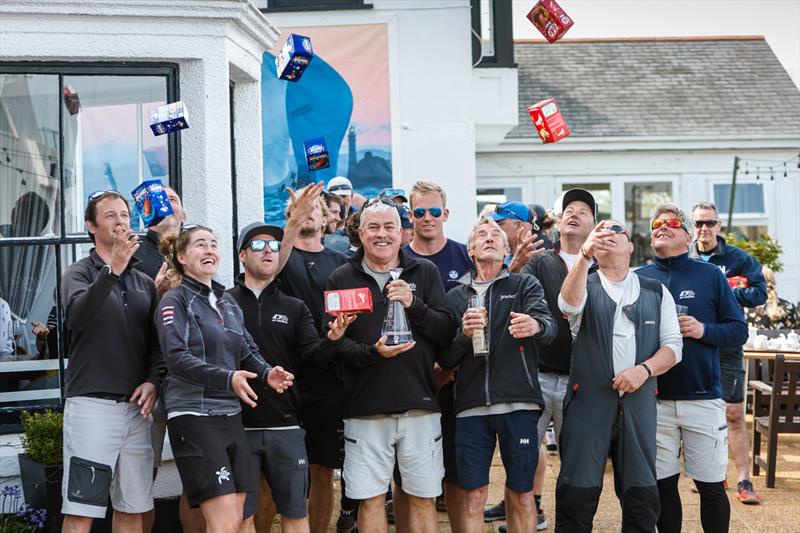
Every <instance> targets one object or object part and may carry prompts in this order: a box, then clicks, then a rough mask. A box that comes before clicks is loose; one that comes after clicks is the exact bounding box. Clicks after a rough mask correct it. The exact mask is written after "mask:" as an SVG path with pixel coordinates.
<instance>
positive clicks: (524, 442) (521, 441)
mask: <svg viewBox="0 0 800 533" xmlns="http://www.w3.org/2000/svg"><path fill="white" fill-rule="evenodd" d="M530 443H531V439H529V438H527V437H524V438H521V439H519V444H520V446H527V445H528V444H530Z"/></svg>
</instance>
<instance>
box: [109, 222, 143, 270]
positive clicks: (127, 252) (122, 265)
mask: <svg viewBox="0 0 800 533" xmlns="http://www.w3.org/2000/svg"><path fill="white" fill-rule="evenodd" d="M138 249H139V236H138V235H136V234H134V233H133V232H132V231H131V229H130V228H122V227H119V228H117V229H116V230H114V244H113V245H112V246H111V260H110V261H109V263H108V266H110V267H111V272H113V273H114V274H116V275H117V276H119V275H120V274H122V273H123V272H125V269H126V268H128V263H130V261H131V257H133V254H134V253H136V250H138Z"/></svg>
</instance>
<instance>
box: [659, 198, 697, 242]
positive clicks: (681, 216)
mask: <svg viewBox="0 0 800 533" xmlns="http://www.w3.org/2000/svg"><path fill="white" fill-rule="evenodd" d="M664 213H672V214H673V215H675V216H676V217H677V218H678V220H680V221H681V226H682V227H683V231H685V232H686V233H688V234H689V235H691V234H692V232H691V231H689V226H688V220H689V219H688V218H687V217H686V213H684V212H683V209H681V208H680V207H678V206H677V205H675V204H661V205H659V206H658V207H656V209H655V211H653V216H652V217H651V218H650V223H651V225H652V222H653V220H655V219H657V218H658V217H659V215H663V214H664Z"/></svg>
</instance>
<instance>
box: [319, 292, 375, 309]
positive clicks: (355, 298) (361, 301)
mask: <svg viewBox="0 0 800 533" xmlns="http://www.w3.org/2000/svg"><path fill="white" fill-rule="evenodd" d="M325 312H326V313H327V314H329V315H337V314H340V313H371V312H372V293H371V292H370V290H369V289H368V288H366V287H363V288H360V289H341V290H338V291H325Z"/></svg>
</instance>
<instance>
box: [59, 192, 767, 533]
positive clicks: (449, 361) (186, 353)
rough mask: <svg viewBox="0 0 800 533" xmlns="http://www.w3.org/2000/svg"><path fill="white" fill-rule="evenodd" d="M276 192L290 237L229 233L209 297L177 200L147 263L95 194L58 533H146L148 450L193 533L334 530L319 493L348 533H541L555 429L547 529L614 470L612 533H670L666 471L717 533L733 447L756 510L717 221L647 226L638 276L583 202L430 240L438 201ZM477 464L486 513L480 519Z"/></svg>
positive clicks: (623, 243) (676, 505) (724, 514)
mask: <svg viewBox="0 0 800 533" xmlns="http://www.w3.org/2000/svg"><path fill="white" fill-rule="evenodd" d="M288 192H289V196H290V198H289V202H288V204H287V208H286V224H285V226H284V227H283V228H281V227H277V226H273V225H267V224H263V223H260V222H254V223H252V224H249V225H248V226H246V227H245V228H244V229H243V230H242V231H241V232H240V235H239V238H238V242H237V250H238V254H239V260H240V262H241V265H242V270H243V272H242V274H240V275H239V277H238V278H237V279H236V280H235V285H234V286H233V287H232V288H229V289H227V290H226V289H225V287H223V286H222V285H220V284H219V283H217V282H216V281H215V280H214V277H215V274H216V273H217V270H218V267H219V263H220V250H219V247H218V243H217V239H216V237H215V233H214V231H213V230H212V229H210V228H206V227H203V226H199V225H189V224H186V223H185V222H186V213H185V212H184V210H183V208H182V204H181V200H180V198H179V197H178V195H177V194H176V193H175V191H173V190H171V189H168V193H169V198H170V203H171V204H172V208H173V213H174V214H173V215H172V216H171V217H168V218H167V219H165V220H164V221H163V222H161V223H160V224H159V225H157V226H154V227H153V228H151V229H150V230H149V232H148V233H147V235H146V236H145V237H144V238H143V239H139V238H138V236H137V235H135V234H133V233H132V232H131V228H130V212H129V208H128V203H127V201H126V200H125V198H124V197H122V196H121V195H120V194H119V193H117V192H114V191H102V192H99V193H96V194H94V195H92V196H91V197H90V198H89V200H88V204H87V207H86V211H85V217H84V218H85V221H86V227H87V230H88V232H89V235H90V237H91V239H92V241H93V243H94V245H95V247H94V248H93V249H92V251H91V252H90V254H89V256H88V257H86V258H84V259H81V260H79V261H78V262H76V263H74V264H73V265H71V266H70V267H69V268H68V269H67V271H66V273H65V275H64V276H63V281H62V291H61V292H62V305H63V309H64V314H65V316H66V325H67V327H68V328H69V330H70V337H69V339H70V340H69V343H70V351H69V353H70V359H69V369H68V372H67V382H66V396H67V399H66V403H65V409H64V481H63V501H64V503H63V509H62V510H63V513H64V515H65V519H64V526H63V531H67V532H78V531H82V532H88V531H90V529H91V524H92V519H93V518H99V517H103V516H105V514H106V507H107V505H108V503H109V501H110V502H111V505H112V507H113V509H114V519H113V523H114V528H115V530H116V531H125V532H135V531H145V532H149V531H150V530H151V528H152V525H153V520H154V516H153V497H152V492H153V480H154V479H155V475H156V472H157V468H158V466H159V464H160V456H161V450H162V448H163V443H164V438H165V433H166V432H168V433H169V443H170V446H171V448H172V451H173V454H174V457H175V462H176V464H177V468H178V471H179V473H180V477H181V481H182V484H183V495H182V507H181V521H182V524H183V527H184V531H192V532H193V531H208V532H214V533H217V532H236V531H242V532H254V531H259V532H260V531H269V528H270V527H271V524H272V521H273V519H274V517H275V515H276V514H280V516H281V528H282V530H283V531H284V532H308V531H311V532H324V531H327V530H328V527H329V525H330V523H331V521H332V519H333V517H334V494H333V476H334V471H335V470H337V469H341V470H342V478H341V481H342V483H341V484H342V489H343V490H342V498H341V505H340V509H339V510H338V511H339V512H338V519H337V529H338V530H339V531H341V532H345V531H347V532H349V531H351V530H353V529H354V528H357V529H358V531H361V532H362V533H372V532H377V533H380V532H385V531H387V509H388V510H390V511H391V512H390V513H389V515H390V516H391V518H392V519H393V520H394V522H395V528H396V530H397V531H398V532H411V533H425V532H433V531H437V530H438V529H437V528H438V526H437V518H436V510H437V508H438V507H440V506H444V507H445V508H446V511H447V513H448V515H449V520H450V525H451V528H452V531H454V532H470V533H471V532H478V531H483V529H484V520H490V519H493V518H498V517H501V518H505V519H507V529H508V531H511V532H512V533H516V532H525V533H528V532H531V531H533V530H535V529H545V528H547V527H548V524H547V520H546V518H545V515H544V512H543V510H542V509H541V494H542V486H543V478H544V468H545V460H544V458H545V455H544V452H543V451H542V450H543V447H542V446H541V444H542V442H543V439H544V435H545V432H546V431H547V429H548V426H550V425H551V423H552V425H553V427H554V431H555V434H556V436H557V440H558V448H559V452H560V454H561V469H560V472H559V476H558V481H557V486H556V509H555V530H556V531H563V532H573V531H576V532H578V531H590V530H591V529H592V520H593V517H594V514H595V512H596V509H597V505H598V500H599V497H600V493H601V491H602V485H603V475H604V471H605V466H606V462H607V459H608V458H609V457H610V458H611V460H612V464H613V469H614V488H615V491H616V494H617V496H618V498H619V499H620V502H621V507H622V530H623V531H642V532H644V531H648V532H650V531H653V530H654V529H655V528H656V527H657V528H658V530H659V531H661V532H667V533H671V532H677V531H680V529H681V521H682V517H681V501H680V497H679V494H678V480H679V476H680V471H681V463H683V470H684V472H685V475H686V476H687V477H688V478H690V479H692V480H693V481H694V484H695V486H696V488H697V490H698V491H699V493H700V501H701V521H702V526H703V528H704V530H705V531H708V532H723V531H728V524H729V522H730V506H729V503H728V498H727V496H726V493H725V481H726V475H727V461H728V448H729V441H730V449H731V452H732V453H733V456H734V460H735V462H736V465H737V470H738V473H739V479H738V480H737V481H738V487H737V488H738V492H739V496H740V499H742V501H744V502H748V503H757V502H758V496H757V495H756V493H755V490H754V489H753V486H752V483H751V481H750V479H749V476H748V471H747V464H748V463H747V454H748V450H747V435H746V431H745V428H744V418H743V412H744V407H743V403H742V402H743V399H744V395H743V386H744V382H743V361H742V350H741V346H742V345H743V344H744V342H745V340H746V339H747V334H748V332H747V327H746V325H745V322H744V318H743V312H742V308H743V307H753V306H757V305H760V304H763V303H764V301H765V300H766V298H767V288H766V283H765V281H764V278H763V276H762V275H761V269H760V266H759V265H758V263H757V261H755V259H753V258H752V257H750V256H748V255H747V254H745V253H744V252H743V251H741V250H739V249H737V248H735V247H733V246H730V245H727V244H726V243H725V241H724V240H723V239H722V238H721V237H720V236H719V235H718V232H719V231H720V228H721V225H720V222H719V220H718V216H717V211H716V208H715V207H714V205H713V204H711V203H700V204H698V205H697V206H695V208H694V209H693V210H692V212H691V218H689V217H687V216H686V215H685V214H684V212H683V211H682V210H681V209H680V208H679V207H677V206H675V205H670V204H667V205H662V206H659V207H658V208H657V209H656V211H655V213H654V214H653V218H652V221H651V243H652V247H653V250H654V252H655V263H654V264H652V265H649V266H646V267H643V268H640V269H638V270H635V271H632V270H631V269H630V267H629V264H630V258H631V254H632V253H633V244H632V242H631V239H630V235H629V233H628V230H627V229H626V227H625V224H624V223H623V222H620V221H616V220H597V205H596V203H595V200H594V198H593V197H592V195H591V193H590V192H589V191H586V190H583V189H572V190H570V191H567V192H566V193H565V194H564V195H563V197H562V198H561V200H560V201H559V202H558V204H557V206H556V208H557V209H556V213H555V214H554V215H551V214H545V213H544V212H543V211H544V210H543V209H535V208H529V207H528V206H526V205H525V204H522V203H520V202H506V203H504V204H500V205H498V206H496V207H495V208H494V209H493V210H492V211H491V212H489V213H487V214H485V215H484V216H481V217H479V219H478V220H477V222H476V223H475V225H474V226H473V227H472V228H471V231H470V232H469V237H468V240H467V243H466V244H461V243H458V242H456V241H454V240H451V239H448V238H447V237H446V236H445V231H444V225H445V223H446V221H447V219H448V215H449V212H448V208H447V195H446V193H445V191H444V190H443V189H442V188H441V187H439V186H438V185H436V184H435V183H432V182H426V181H419V182H417V183H416V184H415V185H414V186H413V187H412V189H411V190H410V193H409V194H408V195H406V192H405V191H404V190H401V189H390V190H385V191H383V192H382V193H381V194H380V195H379V196H378V197H376V198H372V199H369V200H366V199H362V200H364V201H363V202H362V201H359V200H358V199H357V197H356V196H355V195H354V191H353V188H352V184H351V183H350V182H349V180H347V178H343V177H338V178H334V179H333V180H331V182H329V183H328V184H327V187H325V188H324V187H323V184H322V183H319V184H312V185H309V186H308V187H306V188H305V189H303V190H302V191H297V192H295V191H292V190H289V191H288ZM359 204H360V205H359ZM545 217H546V218H548V219H550V220H549V222H548V223H553V222H555V228H556V229H557V231H558V238H557V239H556V240H555V242H549V241H547V240H546V239H545V238H542V237H543V232H542V225H543V224H544V223H545V220H544V219H545ZM395 269H401V270H400V273H399V277H397V279H393V277H392V274H396V270H395ZM393 271H394V272H393ZM726 276H745V277H746V278H747V280H748V286H747V287H743V288H734V289H731V287H730V286H729V283H728V281H727V280H726ZM353 288H362V289H363V288H367V289H369V291H370V292H371V296H372V302H373V309H372V312H369V313H362V314H358V315H355V314H344V313H342V314H338V315H329V314H326V312H325V306H324V300H323V294H324V292H325V291H326V290H340V289H353ZM475 297H477V298H475ZM478 301H479V302H481V303H480V304H476V302H478ZM398 302H399V304H400V305H402V307H403V308H404V311H405V313H406V315H407V318H408V324H409V328H410V331H411V334H412V337H413V340H411V341H408V342H402V343H400V344H394V343H392V342H391V339H389V338H387V336H385V335H382V333H381V332H382V326H383V323H384V317H385V316H386V313H387V310H388V308H389V307H390V306H392V305H396V304H397V303H398ZM476 335H478V337H476ZM479 338H483V339H484V340H485V343H486V345H487V346H488V350H479V351H476V350H475V345H476V343H475V342H473V341H475V340H476V339H479ZM487 352H488V353H487ZM497 445H499V449H500V455H501V458H502V463H503V466H504V469H505V476H506V481H505V497H504V501H503V502H500V504H499V505H498V506H495V507H493V508H490V509H488V510H487V509H486V504H487V496H488V485H489V471H490V466H491V463H492V459H493V456H494V452H495V447H496V446H497ZM392 485H393V488H392ZM390 495H391V496H390ZM441 495H443V499H441ZM387 502H388V503H391V505H388V504H387ZM198 508H199V510H198ZM498 509H500V511H499V512H498ZM501 515H502V516H501Z"/></svg>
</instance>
